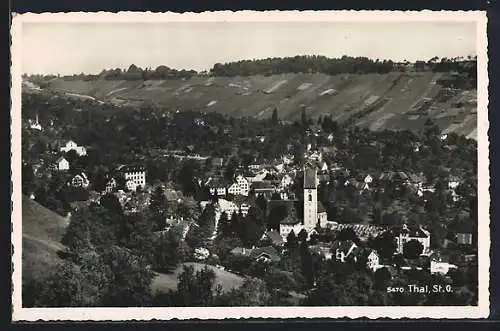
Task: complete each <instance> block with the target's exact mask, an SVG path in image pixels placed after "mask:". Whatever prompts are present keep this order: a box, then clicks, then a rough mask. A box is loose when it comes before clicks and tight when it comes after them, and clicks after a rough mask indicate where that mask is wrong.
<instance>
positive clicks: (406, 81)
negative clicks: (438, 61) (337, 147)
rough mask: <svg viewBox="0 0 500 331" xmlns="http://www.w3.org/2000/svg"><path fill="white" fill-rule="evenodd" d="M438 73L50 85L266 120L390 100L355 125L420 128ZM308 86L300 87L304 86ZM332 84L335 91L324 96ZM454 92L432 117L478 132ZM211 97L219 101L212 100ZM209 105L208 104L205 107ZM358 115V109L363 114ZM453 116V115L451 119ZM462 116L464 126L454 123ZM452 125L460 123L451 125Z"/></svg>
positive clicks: (352, 110)
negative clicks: (419, 110)
mask: <svg viewBox="0 0 500 331" xmlns="http://www.w3.org/2000/svg"><path fill="white" fill-rule="evenodd" d="M440 75H441V74H439V73H396V72H393V73H390V74H384V75H380V74H366V75H336V76H328V75H324V74H283V75H274V76H270V77H264V76H252V77H194V78H192V79H189V80H184V81H183V80H169V81H147V82H144V83H143V82H137V81H104V80H100V81H88V82H83V81H64V80H62V79H56V80H54V81H52V82H51V87H52V88H53V89H55V90H60V91H66V92H72V93H79V94H88V95H92V96H95V97H97V98H99V99H104V100H107V101H112V102H120V103H125V104H127V103H128V104H131V105H137V104H140V103H142V102H144V101H148V102H149V101H153V102H154V103H157V104H161V105H163V106H166V107H171V108H180V109H192V110H200V111H216V112H221V113H228V114H232V115H233V116H255V117H261V118H265V117H269V116H271V114H272V110H273V109H274V108H275V107H277V108H278V110H279V116H280V118H282V119H287V120H294V119H298V118H299V117H300V111H301V109H306V111H307V112H308V114H309V116H312V117H317V116H320V115H325V114H331V115H332V116H333V117H334V118H335V119H337V120H338V121H341V122H343V121H345V120H347V119H348V118H349V117H350V116H352V115H353V114H356V113H360V112H363V111H365V110H366V109H367V107H368V105H369V104H370V103H373V102H374V101H376V100H379V99H380V100H383V99H387V102H386V103H384V104H383V105H382V104H381V105H380V107H374V108H375V109H372V110H371V111H370V112H367V113H366V114H363V115H359V116H358V118H357V120H356V121H355V123H356V124H357V125H360V126H365V127H369V128H371V129H372V130H380V129H385V128H388V129H391V128H408V129H415V128H418V127H421V125H422V124H423V121H424V120H425V116H422V115H420V116H418V115H417V116H415V115H411V114H406V113H408V112H409V111H411V110H412V108H413V107H417V105H420V104H422V102H423V100H424V98H430V99H432V98H433V97H434V96H436V95H437V93H438V92H439V90H441V89H442V87H441V86H439V85H437V84H436V83H435V82H436V80H437V79H438V78H439V77H440ZM304 86H305V87H306V88H303V87H304ZM330 89H334V90H335V94H333V95H321V94H322V92H324V91H327V90H330ZM464 94H468V96H467V97H466V99H471V100H472V99H475V98H476V91H467V92H465V93H464ZM460 98H461V97H460V96H457V97H454V98H452V99H450V100H448V101H447V102H436V101H434V102H433V103H432V106H431V108H430V110H429V112H428V113H429V114H430V115H431V116H432V117H433V118H436V119H439V117H440V116H443V113H444V114H445V115H447V116H446V119H444V120H439V121H438V124H439V125H440V126H441V128H442V129H443V130H444V129H447V128H448V129H451V130H452V131H456V132H458V133H462V134H469V133H470V132H472V131H473V130H474V127H475V125H474V123H475V121H476V115H475V114H472V112H473V111H474V110H475V107H474V106H465V107H462V108H460V109H457V108H455V107H454V103H455V102H456V101H457V100H458V99H460ZM212 101H216V102H215V103H214V102H212ZM209 104H211V105H210V106H208V105H209ZM360 114H361V113H360ZM448 115H449V116H448ZM457 121H459V122H460V121H461V122H463V123H465V124H464V125H462V126H457V125H456V123H457ZM453 124H455V125H453Z"/></svg>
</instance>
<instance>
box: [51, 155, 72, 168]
mask: <svg viewBox="0 0 500 331" xmlns="http://www.w3.org/2000/svg"><path fill="white" fill-rule="evenodd" d="M54 167H55V169H56V170H58V171H68V170H69V162H68V160H66V158H64V156H61V157H59V158H58V159H57V160H56V162H55V164H54Z"/></svg>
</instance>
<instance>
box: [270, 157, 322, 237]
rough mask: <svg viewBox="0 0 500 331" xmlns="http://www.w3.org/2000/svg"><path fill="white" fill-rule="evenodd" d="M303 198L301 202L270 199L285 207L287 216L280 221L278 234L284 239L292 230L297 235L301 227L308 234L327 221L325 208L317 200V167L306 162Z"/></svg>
mask: <svg viewBox="0 0 500 331" xmlns="http://www.w3.org/2000/svg"><path fill="white" fill-rule="evenodd" d="M303 190H304V199H303V202H302V203H300V201H294V200H281V201H272V202H274V203H273V204H275V205H276V204H281V205H283V206H285V208H287V216H286V217H285V218H284V219H283V220H281V221H280V231H279V232H280V235H281V237H282V238H283V239H284V240H286V238H287V236H288V234H289V233H290V232H291V231H292V230H293V232H294V233H295V234H296V235H297V234H298V233H299V232H300V231H302V230H303V229H304V230H305V231H306V232H307V233H308V234H309V235H310V234H311V233H313V232H314V231H315V228H316V227H317V226H318V225H319V226H320V227H325V226H326V223H327V220H328V219H327V214H326V210H325V208H324V207H323V204H322V203H321V202H319V201H318V174H317V169H316V168H315V167H314V166H312V165H310V164H306V165H305V166H304V185H303Z"/></svg>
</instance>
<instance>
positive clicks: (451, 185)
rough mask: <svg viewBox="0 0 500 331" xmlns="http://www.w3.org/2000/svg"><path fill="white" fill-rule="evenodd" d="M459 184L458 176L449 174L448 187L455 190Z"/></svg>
mask: <svg viewBox="0 0 500 331" xmlns="http://www.w3.org/2000/svg"><path fill="white" fill-rule="evenodd" d="M459 185H460V178H458V177H457V176H450V178H448V189H450V190H455V189H456V188H457V187H458V186H459Z"/></svg>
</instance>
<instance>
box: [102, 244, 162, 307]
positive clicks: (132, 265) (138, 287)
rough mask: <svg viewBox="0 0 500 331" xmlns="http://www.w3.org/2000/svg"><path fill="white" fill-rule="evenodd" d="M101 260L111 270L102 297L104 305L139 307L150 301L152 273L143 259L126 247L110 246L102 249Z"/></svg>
mask: <svg viewBox="0 0 500 331" xmlns="http://www.w3.org/2000/svg"><path fill="white" fill-rule="evenodd" d="M103 260H104V262H105V263H106V265H108V266H109V267H110V270H111V277H110V283H109V284H110V285H109V287H108V289H107V291H106V293H105V294H104V298H103V303H104V305H105V306H111V307H140V306H144V305H147V304H148V302H150V300H151V299H152V295H151V282H152V280H153V276H154V275H153V272H152V271H151V270H150V268H149V266H148V264H147V263H146V261H145V259H143V258H141V257H139V256H136V255H134V254H133V253H132V252H131V251H130V250H128V249H126V248H122V247H119V246H112V247H110V248H109V249H107V250H105V251H104V253H103ZM130 289H133V290H132V291H131V290H130Z"/></svg>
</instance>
